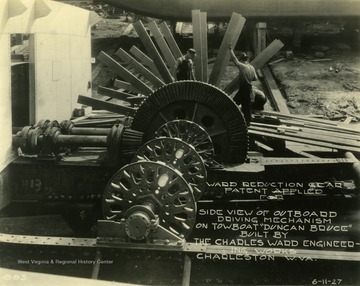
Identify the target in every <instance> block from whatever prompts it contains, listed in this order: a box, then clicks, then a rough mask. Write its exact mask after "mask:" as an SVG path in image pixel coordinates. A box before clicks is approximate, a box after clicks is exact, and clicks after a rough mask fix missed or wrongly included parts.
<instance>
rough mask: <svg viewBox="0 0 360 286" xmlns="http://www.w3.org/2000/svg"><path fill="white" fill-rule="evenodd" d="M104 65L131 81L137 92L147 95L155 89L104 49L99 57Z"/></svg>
mask: <svg viewBox="0 0 360 286" xmlns="http://www.w3.org/2000/svg"><path fill="white" fill-rule="evenodd" d="M97 58H98V59H99V60H100V61H101V62H102V63H103V64H104V65H107V66H108V67H111V68H112V69H113V70H114V71H115V72H116V73H117V74H118V75H120V76H121V77H122V78H123V79H125V80H126V81H127V82H129V83H130V84H131V85H132V86H133V87H134V88H135V89H136V90H137V92H139V93H141V94H145V95H150V94H151V93H152V92H153V90H152V89H151V88H150V87H149V86H147V85H146V84H145V83H144V82H143V81H141V80H140V79H138V78H137V77H136V76H134V75H133V74H132V73H131V72H129V71H128V70H127V69H126V68H124V67H123V66H122V65H121V64H119V63H118V62H116V61H115V60H114V59H113V58H111V57H110V56H109V55H107V54H106V53H104V52H103V51H102V52H100V54H99V55H98V57H97Z"/></svg>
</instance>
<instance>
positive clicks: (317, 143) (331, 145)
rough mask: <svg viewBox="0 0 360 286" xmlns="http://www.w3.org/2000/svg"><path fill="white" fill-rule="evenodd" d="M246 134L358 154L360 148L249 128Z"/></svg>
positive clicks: (258, 128) (265, 129)
mask: <svg viewBox="0 0 360 286" xmlns="http://www.w3.org/2000/svg"><path fill="white" fill-rule="evenodd" d="M248 132H249V134H253V135H260V136H265V137H270V138H278V139H283V140H287V141H293V142H298V143H304V144H309V145H315V146H321V147H326V148H331V149H336V150H346V151H351V152H360V147H356V146H344V145H342V144H336V143H329V142H323V141H317V140H312V139H307V138H301V137H295V136H293V135H286V134H285V135H284V134H281V133H279V132H278V131H276V130H275V131H270V130H269V129H267V128H260V127H250V128H249V130H248Z"/></svg>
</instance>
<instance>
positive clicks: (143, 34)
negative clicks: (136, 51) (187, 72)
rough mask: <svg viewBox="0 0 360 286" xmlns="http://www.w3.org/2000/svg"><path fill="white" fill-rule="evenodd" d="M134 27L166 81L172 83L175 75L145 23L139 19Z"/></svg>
mask: <svg viewBox="0 0 360 286" xmlns="http://www.w3.org/2000/svg"><path fill="white" fill-rule="evenodd" d="M134 28H135V30H136V32H137V34H138V35H139V37H140V39H141V41H142V43H143V45H144V46H145V48H146V50H147V51H148V53H149V55H150V57H151V59H152V60H153V62H154V64H155V66H156V68H157V70H158V71H159V73H160V75H161V76H162V78H163V80H164V81H165V83H171V82H173V81H174V79H173V77H172V76H171V73H170V71H169V70H168V69H167V67H166V64H165V62H164V61H163V59H162V57H161V56H160V54H159V52H158V50H157V49H156V47H155V45H154V43H153V41H152V40H151V38H150V36H149V34H148V32H147V31H146V29H145V27H144V25H143V23H142V22H141V21H138V22H136V23H135V24H134Z"/></svg>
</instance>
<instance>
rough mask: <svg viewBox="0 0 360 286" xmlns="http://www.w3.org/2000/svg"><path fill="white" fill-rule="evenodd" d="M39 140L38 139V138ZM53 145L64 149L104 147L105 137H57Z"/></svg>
mask: <svg viewBox="0 0 360 286" xmlns="http://www.w3.org/2000/svg"><path fill="white" fill-rule="evenodd" d="M39 139H40V138H39ZM54 141H55V143H56V144H58V145H60V146H66V147H81V146H86V147H106V146H107V145H106V142H107V138H106V136H93V135H91V136H87V135H59V136H56V137H55V139H54Z"/></svg>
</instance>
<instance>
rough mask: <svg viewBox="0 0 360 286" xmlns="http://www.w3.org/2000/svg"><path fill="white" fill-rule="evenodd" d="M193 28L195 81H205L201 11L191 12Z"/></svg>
mask: <svg viewBox="0 0 360 286" xmlns="http://www.w3.org/2000/svg"><path fill="white" fill-rule="evenodd" d="M191 19H192V27H193V47H194V49H195V50H196V54H197V56H196V58H195V59H194V65H195V79H196V80H199V81H203V74H202V72H203V70H202V60H201V56H202V54H203V50H202V42H201V40H202V39H201V26H200V10H192V11H191Z"/></svg>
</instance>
